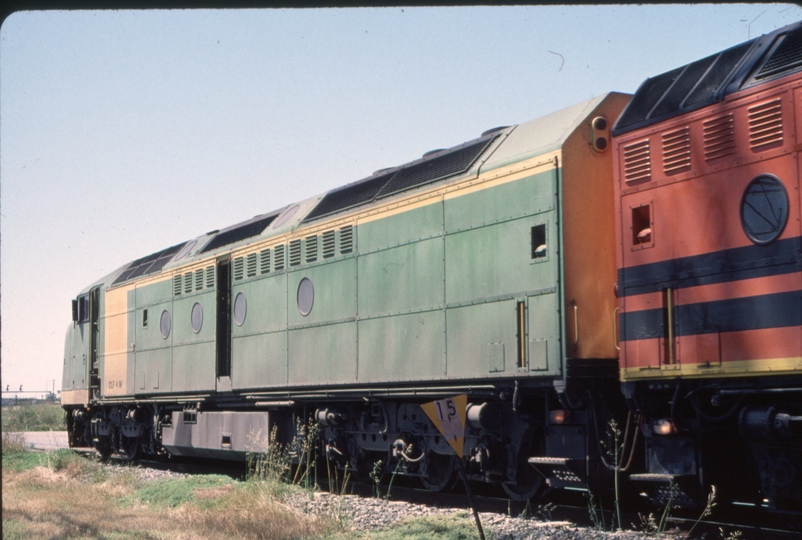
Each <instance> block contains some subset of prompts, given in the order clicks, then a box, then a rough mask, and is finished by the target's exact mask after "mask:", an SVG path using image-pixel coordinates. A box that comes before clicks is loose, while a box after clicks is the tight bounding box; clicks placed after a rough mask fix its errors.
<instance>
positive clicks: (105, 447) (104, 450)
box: [92, 437, 111, 463]
mask: <svg viewBox="0 0 802 540" xmlns="http://www.w3.org/2000/svg"><path fill="white" fill-rule="evenodd" d="M92 446H93V447H94V448H95V450H97V453H98V454H100V461H101V462H102V463H106V462H107V461H108V460H109V457H110V456H111V441H109V439H108V437H101V438H100V439H98V440H97V442H94V441H93V443H92Z"/></svg>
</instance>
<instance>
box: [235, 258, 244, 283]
mask: <svg viewBox="0 0 802 540" xmlns="http://www.w3.org/2000/svg"><path fill="white" fill-rule="evenodd" d="M243 267H244V264H243V260H242V257H237V258H236V259H234V279H242V278H243V277H244V276H243Z"/></svg>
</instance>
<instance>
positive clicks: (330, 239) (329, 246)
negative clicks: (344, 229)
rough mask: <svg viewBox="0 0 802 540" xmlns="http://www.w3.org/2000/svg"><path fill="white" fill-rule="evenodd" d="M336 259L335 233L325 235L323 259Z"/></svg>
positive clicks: (327, 232) (330, 232) (328, 232)
mask: <svg viewBox="0 0 802 540" xmlns="http://www.w3.org/2000/svg"><path fill="white" fill-rule="evenodd" d="M329 257H334V231H326V232H324V233H323V258H324V259H328V258H329Z"/></svg>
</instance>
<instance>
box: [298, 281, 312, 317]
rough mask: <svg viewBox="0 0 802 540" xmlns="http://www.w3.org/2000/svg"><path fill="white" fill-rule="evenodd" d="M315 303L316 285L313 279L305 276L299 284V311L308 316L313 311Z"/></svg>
mask: <svg viewBox="0 0 802 540" xmlns="http://www.w3.org/2000/svg"><path fill="white" fill-rule="evenodd" d="M314 303H315V286H314V285H313V284H312V280H311V279H309V278H307V277H305V278H303V279H302V280H301V282H300V283H299V284H298V311H300V312H301V315H303V316H304V317H306V316H307V315H309V313H310V312H311V311H312V306H313V305H314Z"/></svg>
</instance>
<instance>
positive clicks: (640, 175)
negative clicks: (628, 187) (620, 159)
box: [624, 140, 652, 182]
mask: <svg viewBox="0 0 802 540" xmlns="http://www.w3.org/2000/svg"><path fill="white" fill-rule="evenodd" d="M651 177H652V161H651V156H650V155H649V141H648V140H646V141H640V142H637V143H635V144H630V145H629V146H625V147H624V179H625V180H626V181H627V182H636V181H638V180H650V179H651Z"/></svg>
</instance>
